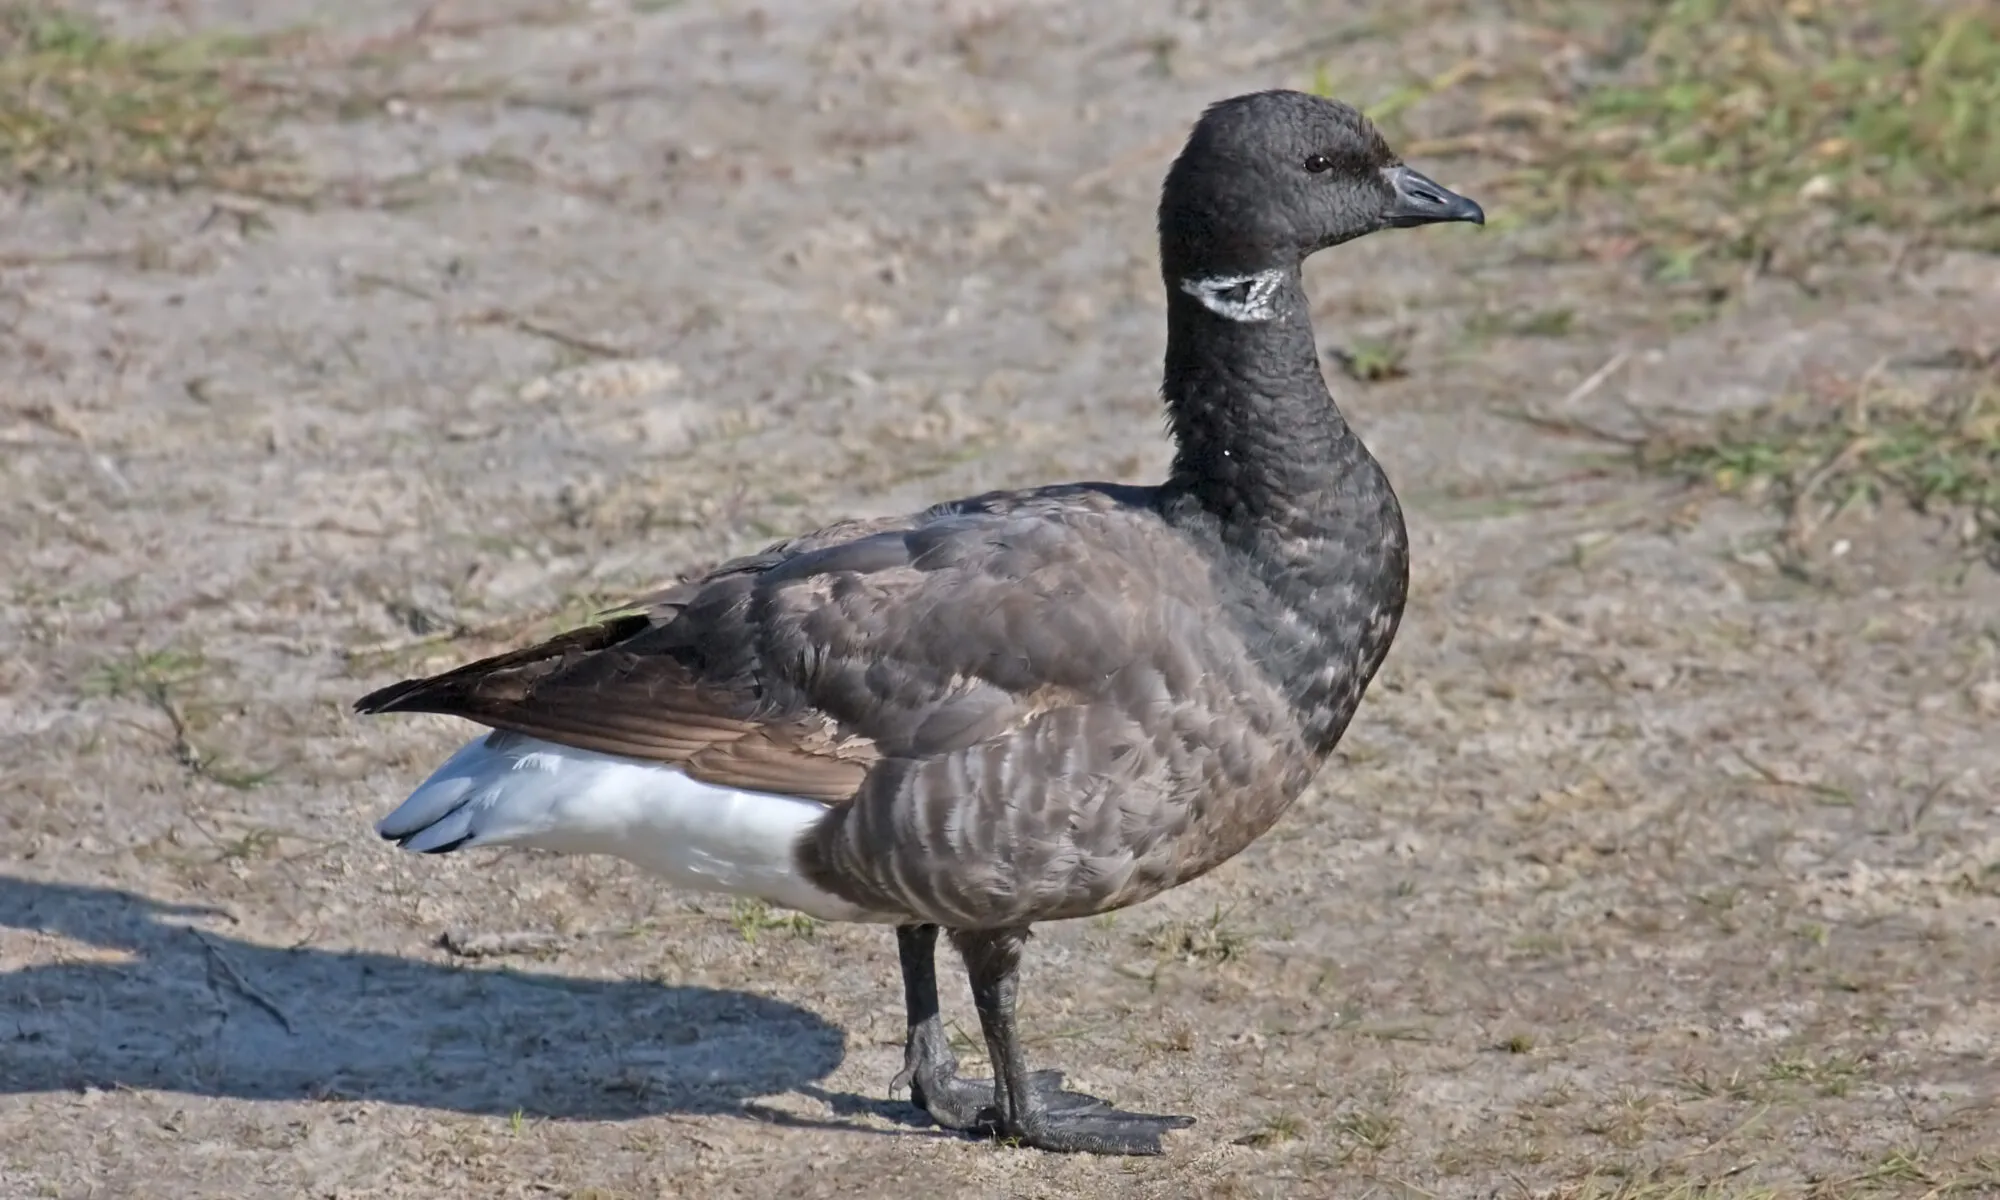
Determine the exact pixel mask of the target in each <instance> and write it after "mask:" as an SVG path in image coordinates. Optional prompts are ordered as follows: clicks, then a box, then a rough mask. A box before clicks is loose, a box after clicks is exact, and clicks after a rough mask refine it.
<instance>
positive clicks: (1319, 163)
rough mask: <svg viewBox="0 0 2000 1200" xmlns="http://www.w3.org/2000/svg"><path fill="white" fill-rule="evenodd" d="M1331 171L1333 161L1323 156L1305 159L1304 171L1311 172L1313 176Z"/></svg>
mask: <svg viewBox="0 0 2000 1200" xmlns="http://www.w3.org/2000/svg"><path fill="white" fill-rule="evenodd" d="M1332 169H1333V160H1332V159H1330V158H1328V157H1327V156H1326V155H1324V154H1315V155H1313V156H1312V157H1310V158H1308V159H1306V170H1308V171H1311V172H1312V173H1313V174H1315V175H1317V174H1319V173H1320V172H1321V171H1330V170H1332Z"/></svg>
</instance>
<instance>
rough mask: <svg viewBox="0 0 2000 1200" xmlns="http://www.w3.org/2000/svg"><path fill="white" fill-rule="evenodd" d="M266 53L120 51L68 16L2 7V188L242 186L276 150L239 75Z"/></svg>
mask: <svg viewBox="0 0 2000 1200" xmlns="http://www.w3.org/2000/svg"><path fill="white" fill-rule="evenodd" d="M267 49H268V45H267V43H266V42H264V41H262V40H259V39H255V38H247V37H235V36H230V35H226V34H218V35H211V36H203V37H180V38H159V39H152V40H145V41H124V40H120V39H117V38H113V37H110V36H108V35H107V34H105V33H104V32H103V31H102V30H101V29H100V28H99V27H98V26H97V25H95V24H93V23H92V22H91V21H89V20H88V19H86V18H83V17H81V16H78V15H75V14H72V13H69V12H66V11H63V10H61V9H57V8H53V7H50V6H47V5H41V4H5V5H0V182H4V183H12V184H28V185H43V186H46V185H50V184H85V185H103V184H107V183H120V184H130V185H140V186H163V185H164V186H175V187H185V186H191V185H198V184H206V185H220V186H233V185H234V186H240V185H243V184H245V183H247V182H248V181H249V179H250V177H251V174H252V169H253V168H255V167H257V166H258V165H259V164H260V163H262V162H263V161H264V160H265V159H266V158H267V156H268V154H269V150H270V148H269V147H267V146H266V145H264V144H263V138H262V136H261V133H262V130H263V129H264V128H265V126H266V125H267V124H268V113H267V112H265V111H261V110H260V108H259V106H258V105H256V104H254V103H252V101H251V99H250V95H249V93H248V91H247V90H246V88H245V87H244V86H243V84H244V82H245V76H244V73H243V69H242V68H243V64H244V63H245V61H246V60H249V59H251V58H253V57H255V56H258V55H260V54H263V53H265V52H266V51H267Z"/></svg>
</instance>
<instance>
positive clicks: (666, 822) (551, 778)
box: [375, 734, 895, 921]
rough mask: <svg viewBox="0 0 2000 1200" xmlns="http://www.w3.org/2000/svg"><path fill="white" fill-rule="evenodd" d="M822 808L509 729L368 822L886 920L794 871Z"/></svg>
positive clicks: (840, 917) (826, 915) (816, 912)
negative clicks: (597, 858)
mask: <svg viewBox="0 0 2000 1200" xmlns="http://www.w3.org/2000/svg"><path fill="white" fill-rule="evenodd" d="M826 812H827V807H826V805H824V804H820V803H818V802H816V801H812V800H801V799H799V798H798V797H796V796H782V795H775V794H772V793H769V792H745V791H738V790H737V789H735V788H730V787H718V786H716V785H714V784H708V783H702V782H700V781H699V780H695V779H690V778H688V777H687V776H686V775H684V774H682V773H681V772H680V771H679V770H676V769H675V768H673V767H669V766H665V765H663V764H660V763H653V762H646V761H644V760H641V759H634V758H621V757H619V756H617V755H612V754H598V753H595V752H594V751H590V750H576V749H572V748H570V747H568V746H558V745H556V744H555V743H553V742H544V741H540V740H538V739H535V738H528V737H520V736H518V735H514V734H491V735H488V736H486V737H482V738H480V739H478V740H477V741H473V742H468V743H467V744H466V745H465V746H463V747H462V748H460V750H459V751H458V753H456V754H454V755H452V756H451V758H450V759H449V760H447V761H446V762H445V764H444V765H443V766H441V767H439V768H438V769H437V771H436V772H434V773H433V774H432V775H431V777H430V778H429V779H426V780H425V781H424V782H423V784H422V785H421V786H419V787H418V788H417V790H416V791H414V792H412V793H411V794H410V798H409V799H407V800H405V801H403V803H402V805H401V806H400V807H398V808H397V809H396V811H395V812H392V813H390V814H389V815H388V816H386V817H384V818H382V820H381V821H380V822H379V823H378V824H377V825H376V826H375V830H376V832H378V833H380V834H381V835H382V836H383V837H385V838H394V839H396V840H397V841H400V842H401V843H402V844H403V847H404V848H405V849H408V850H417V851H426V852H429V851H438V850H448V849H457V848H459V847H460V846H527V847H531V848H534V849H538V850H553V851H556V852H558V853H561V854H610V855H614V856H616V857H618V858H623V859H626V860H627V861H630V862H633V863H637V864H638V865H639V866H641V867H644V868H645V869H646V870H648V871H651V872H653V873H655V874H657V875H660V876H662V877H664V878H665V879H667V880H668V881H669V882H671V883H673V884H675V885H676V886H679V887H684V888H689V889H693V890H696V891H704V892H727V893H729V894H732V895H737V896H753V897H756V898H757V899H760V900H764V901H767V902H768V903H771V904H776V905H780V906H782V907H785V908H790V909H796V910H798V911H799V912H802V913H806V914H807V915H809V916H814V917H818V918H820V919H822V920H827V921H870V920H874V921H893V920H894V919H895V918H894V917H891V916H887V915H883V914H871V913H868V912H866V911H864V910H862V909H859V908H856V907H855V906H854V905H852V904H849V903H848V902H847V901H845V900H842V899H841V898H839V897H838V896H835V895H832V894H831V893H829V892H826V891H824V890H822V889H821V888H818V887H815V886H813V884H812V883H811V882H810V881H809V880H807V879H806V878H804V877H803V876H802V875H800V873H799V869H798V864H797V862H796V860H795V858H794V847H796V846H797V845H798V841H799V838H800V837H801V836H803V835H804V833H805V832H806V830H807V829H809V828H811V827H812V825H813V823H814V822H815V821H818V820H819V819H820V818H821V817H824V816H825V815H826Z"/></svg>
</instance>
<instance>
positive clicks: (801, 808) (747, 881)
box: [357, 92, 1484, 1154]
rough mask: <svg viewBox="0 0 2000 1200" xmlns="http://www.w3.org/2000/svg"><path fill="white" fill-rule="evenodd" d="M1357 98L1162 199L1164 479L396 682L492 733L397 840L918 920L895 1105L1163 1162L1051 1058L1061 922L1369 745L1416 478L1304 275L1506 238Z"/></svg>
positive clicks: (1142, 1126) (974, 522)
mask: <svg viewBox="0 0 2000 1200" xmlns="http://www.w3.org/2000/svg"><path fill="white" fill-rule="evenodd" d="M1483 219H1484V218H1483V216H1482V214H1481V212H1480V210H1479V207H1478V206H1477V205H1476V204H1474V203H1472V202H1471V201H1470V200H1467V199H1464V198H1463V197H1460V196H1456V195H1454V194H1452V193H1451V192H1449V191H1446V190H1445V189H1444V188H1442V187H1439V186H1438V185H1437V184H1435V183H1433V182H1431V181H1430V180H1429V179H1426V178H1425V177H1424V176H1422V175H1420V174H1418V173H1417V172H1415V171H1413V170H1411V169H1410V168H1409V167H1407V166H1405V165H1403V164H1402V163H1401V162H1400V161H1399V160H1398V159H1397V158H1396V156H1395V155H1394V154H1393V153H1392V152H1391V150H1390V149H1389V147H1388V145H1387V143H1385V142H1384V141H1383V139H1382V137H1381V135H1380V134H1379V133H1377V132H1376V131H1375V129H1374V127H1373V126H1372V125H1370V124H1369V122H1368V121H1367V120H1366V119H1365V118H1364V117H1363V116H1362V115H1361V114H1360V113H1358V112H1356V111H1355V110H1354V109H1352V108H1350V107H1348V106H1346V105H1344V104H1340V103H1337V102H1335V101H1331V100H1325V99H1320V98H1317V97H1313V96H1308V95H1304V94H1301V93H1297V92H1262V93H1257V94H1254V95H1247V96H1240V97H1237V98H1235V99H1231V100H1226V101H1223V102H1221V103H1219V104H1216V105H1214V106H1213V107H1211V108H1209V109H1208V110H1207V112H1206V113H1204V114H1203V116H1202V118H1201V120H1200V122H1199V123H1198V124H1197V125H1196V127H1195V129H1194V132H1193V135H1192V136H1191V138H1190V139H1189V141H1188V143H1187V148H1186V150H1185V151H1184V152H1183V153H1182V154H1181V155H1180V157H1179V158H1178V159H1177V160H1176V161H1175V163H1174V165H1173V168H1172V170H1171V172H1170V173H1169V174H1168V176H1167V181H1166V187H1165V189H1164V193H1163V196H1162V198H1161V203H1160V244H1161V260H1162V267H1163V270H1164V272H1165V277H1166V286H1167V295H1168V305H1167V307H1168V342H1167V357H1166V374H1165V383H1164V392H1165V398H1166V403H1167V407H1168V411H1169V413H1170V414H1171V423H1172V428H1173V434H1174V438H1175V440H1176V443H1177V446H1178V456H1177V458H1176V459H1175V463H1174V469H1173V472H1172V474H1171V476H1170V478H1169V479H1168V480H1167V482H1166V483H1164V484H1163V485H1161V486H1159V487H1135V486H1127V485H1118V484H1102V483H1088V484H1069V485H1062V486H1056V487H1048V488H1040V489H1035V490H1030V491H1018V492H1002V493H993V494H988V495H984V496H977V497H972V498H970V499H964V500H957V501H952V502H950V503H946V504H941V505H938V506H936V507H934V508H931V509H929V510H927V511H925V512H922V513H919V514H915V515H912V516H907V517H901V518H894V519H888V520H873V521H861V522H848V523H844V524H837V525H833V526H829V527H827V528H825V529H822V530H819V531H817V532H815V533H810V534H807V535H805V536H802V537H799V538H796V539H794V540H792V541H789V542H784V543H781V544H779V545H776V546H773V547H771V548H769V549H768V550H765V551H764V552H762V553H759V554H755V555H751V556H748V557H745V558H742V559H738V560H735V561H732V562H729V563H725V564H723V565H722V566H720V567H718V568H716V569H715V570H713V571H710V572H709V573H707V574H705V575H703V576H701V577H700V578H696V579H691V580H689V581H687V582H685V583H682V584H680V585H677V586H675V587H672V588H670V589H668V590H666V591H664V592H662V593H660V594H658V595H656V596H652V597H649V598H647V599H645V600H643V601H640V602H637V603H635V604H633V605H631V606H628V607H627V608H625V609H621V610H618V611H617V612H615V613H611V614H607V615H606V617H605V618H604V619H603V620H602V621H601V622H600V623H598V624H596V625H594V626H591V627H589V628H585V629H581V630H577V631H574V632H571V633H567V634H564V635H562V636H559V637H556V638H554V639H552V640H550V641H547V642H544V643H542V644H540V645H536V646H531V647H529V648H527V649H523V650H518V651H515V652H512V653H509V654H502V655H499V656H497V657H494V658H489V659H486V660H484V661H481V662H476V663H472V664H470V665H468V666H465V667H461V668H458V669H457V670H453V671H449V672H446V673H444V674H441V675H437V676H433V677H431V678H427V679H418V680H411V681H407V682H403V683H398V684H395V685H393V686H390V687H387V688H383V689H381V690H379V691H377V692H374V693H373V694H371V695H369V696H367V697H365V698H363V699H362V700H361V701H359V703H358V704H357V708H358V709H359V710H360V711H362V712H369V713H382V712H432V713H446V714H450V715H454V716H459V717H464V718H468V719H470V720H472V721H475V722H478V723H480V724H483V725H485V726H487V727H488V728H489V729H491V730H492V732H491V733H490V734H488V735H485V736H482V737H480V738H478V739H477V740H474V741H472V742H470V743H468V744H467V745H465V746H464V747H463V748H461V749H460V750H459V751H458V752H457V753H456V754H455V755H453V756H452V757H451V758H450V759H449V760H448V761H447V762H446V763H445V764H444V765H443V766H442V767H440V768H439V769H438V770H437V771H436V772H435V773H434V774H433V775H432V776H431V777H430V778H429V779H427V780H426V781H425V782H424V783H423V784H421V785H420V786H419V787H418V788H417V789H416V791H415V792H414V793H413V794H412V795H411V796H410V797H409V799H407V800H406V801H405V802H404V803H403V804H402V805H401V807H399V808H397V809H396V810H395V811H394V812H392V813H390V814H389V815H388V816H387V817H386V818H384V819H383V820H382V821H381V823H380V824H379V826H378V830H379V832H380V833H381V834H382V836H384V837H386V838H390V839H392V840H394V841H396V842H398V843H399V844H401V845H402V846H403V847H405V848H407V849H410V850H416V851H423V852H427V853H441V852H444V851H450V850H455V849H458V848H459V847H462V846H479V845H501V844H515V845H525V846H533V847H540V848H544V849H549V850H555V851H562V852H571V853H602V854H612V855H617V856H620V857H623V858H626V859H628V860H630V861H632V862H635V863H637V864H639V865H640V866H642V867H645V868H648V869H650V870H652V871H654V872H657V873H658V874H660V875H662V876H664V877H665V878H666V879H667V880H669V881H671V882H673V883H675V884H677V885H681V886H686V887H692V888H700V889H704V890H710V891H720V892H730V893H736V894H742V895H748V896H754V897H758V898H760V899H763V900H765V901H768V902H770V903H773V904H778V905H783V906H787V907H791V908H794V909H798V910H801V911H804V912H806V913H809V914H812V915H814V916H818V917H821V918H823V919H828V920H851V921H876V922H883V923H888V924H894V925H896V926H897V937H898V949H899V952H900V959H901V965H902V971H903V979H904V988H905V997H904V998H905V1002H906V1004H907V1006H908V1016H909V1036H908V1042H907V1046H906V1055H905V1067H904V1071H903V1073H902V1075H901V1076H899V1078H898V1081H897V1084H896V1086H904V1085H907V1086H908V1087H909V1088H910V1091H911V1097H912V1099H913V1100H914V1101H915V1102H916V1103H917V1104H918V1105H919V1106H921V1107H922V1108H923V1109H924V1110H925V1111H927V1112H928V1113H929V1114H930V1116H931V1118H932V1119H933V1120H935V1121H937V1122H938V1123H939V1124H940V1125H943V1126H946V1127H948V1128H951V1129H956V1130H963V1131H968V1132H975V1133H984V1134H988V1135H994V1136H999V1137H1003V1138H1007V1139H1012V1140H1015V1141H1018V1142H1020V1143H1023V1144H1026V1145H1030V1146H1037V1147H1041V1148H1044V1149H1049V1150H1081V1151H1092V1152H1098V1153H1114V1154H1116V1153H1122V1154H1148V1153H1158V1152H1159V1150H1160V1148H1161V1135H1162V1133H1163V1132H1164V1131H1165V1130H1168V1129H1172V1128H1177V1127H1179V1126H1182V1125H1185V1124H1187V1123H1188V1121H1187V1119H1186V1118H1180V1117H1167V1116H1158V1115H1152V1114H1145V1113H1127V1112H1121V1111H1118V1110H1116V1109H1113V1108H1111V1107H1109V1106H1108V1105H1105V1104H1103V1103H1102V1102H1099V1101H1097V1100H1094V1099H1092V1098H1091V1097H1088V1096H1083V1095H1080V1094H1078V1093H1074V1092H1069V1091H1065V1090H1064V1089H1063V1088H1062V1086H1061V1076H1060V1074H1059V1073H1056V1072H1051V1071H1043V1072H1031V1071H1029V1070H1028V1069H1027V1067H1026V1065H1025V1062H1024V1060H1023V1056H1022V1053H1021V1048H1020V1043H1019V1040H1018V1038H1017V1036H1016V1033H1015V1023H1014V994H1015V986H1016V978H1017V971H1018V966H1019V963H1020V958H1021V951H1022V947H1023V944H1024V942H1025V941H1026V938H1027V934H1028V929H1029V927H1030V926H1031V925H1032V924H1034V923H1036V922H1039V921H1049V920H1057V919H1062V918H1069V917H1080V916H1085V915H1089V914H1093V913H1100V912H1105V911H1107V910H1110V909H1115V908H1120V907H1123V906H1125V905H1129V904H1133V903H1136V902H1138V901H1140V900H1144V899H1146V898H1147V897H1149V896H1153V895H1156V894H1158V893H1159V892H1161V891H1163V890H1164V889H1167V888H1170V887H1173V886H1175V885H1176V884H1180V883H1184V882H1186V881H1188V880H1190V879H1193V878H1195V877H1196V876H1199V875H1201V874H1202V873H1203V872H1205V871H1207V870H1209V869H1210V868H1212V867H1214V866H1216V865H1217V864H1219V863H1221V862H1223V861H1224V860H1226V859H1228V858H1229V857H1231V856H1232V855H1234V854H1236V853H1237V852H1238V851H1240V850H1241V849H1243V847H1244V846H1246V845H1248V844H1249V843H1250V842H1251V841H1252V840H1253V839H1255V838H1256V837H1257V836H1258V835H1260V834H1261V833H1263V832H1264V830H1266V829H1268V828H1269V827H1270V825H1271V824H1272V822H1274V821H1275V820H1277V818H1278V817H1279V815H1280V814H1281V813H1283V812H1284V810H1285V809H1286V808H1287V807H1288V806H1289V805H1290V804H1291V803H1292V801H1293V800H1295V799H1296V798H1297V797H1298V795H1299V794H1300V792H1302V791H1303V790H1304V789H1305V787H1306V785H1307V784H1308V783H1309V782H1310V781H1311V780H1312V778H1313V776H1314V774H1315V773H1316V772H1317V771H1318V769H1319V767H1320V765H1321V764H1322V763H1323V762H1324V761H1325V759H1326V757H1327V755H1328V753H1329V752H1330V751H1331V750H1332V748H1333V746H1334V743H1335V742H1336V741H1337V740H1338V738H1339V737H1340V735H1341V733H1342V731H1343V730H1345V728H1346V727H1347V723H1348V721H1349V719H1350V718H1351V717H1352V716H1353V714H1354V710H1355V708H1356V706H1357V705H1358V704H1359V703H1360V700H1361V695H1362V692H1363V690H1364V689H1365V688H1366V687H1367V685H1368V682H1369V680H1370V679H1371V678H1372V677H1373V676H1374V674H1375V671H1376V669H1377V668H1378V667H1379V666H1380V665H1381V662H1382V659H1383V656H1384V655H1385V654H1386V653H1387V652H1388V648H1389V643H1390V640H1391V638H1392V637H1393V636H1394V635H1395V631H1396V627H1397V623H1398V621H1399V620H1400V618H1401V614H1402V611H1403V603H1404V595H1405V591H1406V587H1407V580H1408V543H1407V539H1406V537H1405V533H1404V529H1403V520H1402V514H1401V511H1400V509H1399V508H1398V506H1397V503H1396V498H1395V494H1394V492H1393V491H1392V490H1391V489H1390V487H1389V483H1388V480H1387V479H1386V478H1385V477H1384V476H1383V474H1382V471H1381V469H1380V468H1379V467H1378V466H1377V464H1376V462H1375V460H1374V459H1373V458H1372V457H1371V456H1370V455H1369V453H1368V451H1367V450H1366V448H1364V447H1363V446H1362V444H1361V442H1360V441H1359V440H1358V439H1357V438H1356V437H1355V435H1354V433H1353V432H1352V431H1351V430H1350V429H1349V428H1348V427H1347V424H1346V423H1345V421H1343V420H1342V418H1341V415H1340V412H1339V410H1338V409H1336V408H1335V407H1334V404H1333V401H1332V399H1331V398H1330V397H1329V396H1328V394H1327V391H1326V387H1325V384H1324V382H1323V380H1322V377H1321V374H1320V370H1319V366H1318V362H1317V357H1316V352H1315V348H1314V343H1313V336H1312V329H1311V326H1310V322H1309V315H1308V306H1307V303H1306V297H1305V293H1304V290H1303V288H1302V285H1301V280H1300V267H1301V264H1302V263H1303V261H1304V260H1305V258H1306V257H1307V256H1308V255H1310V254H1312V253H1314V252H1316V251H1318V250H1321V249H1324V248H1326V247H1329V246H1333V245H1337V244H1339V243H1341V242H1344V241H1349V240H1351V239H1353V238H1357V237H1360V236H1362V235H1364V234H1367V233H1371V232H1374V231H1376V230H1381V229H1387V228H1393V227H1399V226H1410V225H1421V224H1428V223H1433V222H1441V221H1472V222H1481V221H1483ZM940 928H942V929H944V930H946V931H948V932H949V934H950V936H951V938H952V940H953V942H955V943H956V944H957V946H958V949H959V951H960V953H961V955H962V957H963V958H964V960H965V963H966V967H967V972H968V974H969V976H970V979H971V984H972V992H973V997H974V1000H975V1002H976V1005H977V1008H978V1012H979V1017H980V1021H981V1024H982V1027H983V1030H984V1033H985V1036H986V1043H987V1048H988V1050H989V1052H990V1054H991V1057H992V1060H993V1064H994V1068H995V1070H994V1075H995V1078H994V1079H993V1080H992V1081H985V1080H972V1079H964V1078H961V1077H959V1075H958V1073H957V1063H956V1062H955V1060H954V1059H953V1057H952V1055H951V1052H950V1050H949V1048H948V1046H947V1044H946V1041H945V1037H944V1031H943V1027H942V1025H941V1024H940V1021H939V1017H938V998H937V984H936V977H935V973H934V970H935V969H934V949H935V945H936V939H937V934H938V930H939V929H940Z"/></svg>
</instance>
